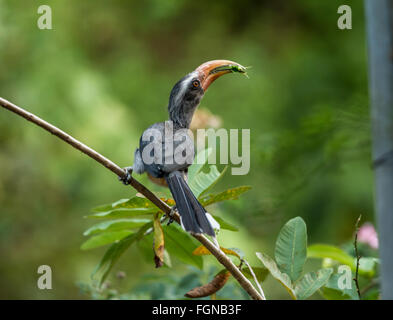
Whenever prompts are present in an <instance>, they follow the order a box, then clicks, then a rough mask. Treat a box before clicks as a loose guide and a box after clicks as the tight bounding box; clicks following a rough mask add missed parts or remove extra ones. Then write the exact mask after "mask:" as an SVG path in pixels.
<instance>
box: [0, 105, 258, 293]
mask: <svg viewBox="0 0 393 320" xmlns="http://www.w3.org/2000/svg"><path fill="white" fill-rule="evenodd" d="M0 105H1V106H2V107H4V108H6V109H8V110H9V111H12V112H14V113H16V114H17V115H19V116H21V117H23V118H25V119H26V120H28V121H30V122H32V123H34V124H36V125H38V126H40V127H41V128H43V129H45V130H46V131H49V132H50V133H51V134H53V135H55V136H57V137H58V138H60V139H61V140H63V141H65V142H66V143H68V144H70V145H71V146H73V147H74V148H75V149H78V150H79V151H81V152H83V153H84V154H86V155H87V156H89V157H90V158H92V159H94V160H96V161H97V162H99V163H101V164H102V165H103V166H104V167H106V168H107V169H109V170H111V171H112V172H113V173H115V174H116V175H117V176H119V177H120V178H125V177H126V172H125V170H123V169H122V168H120V167H119V166H118V165H116V164H115V163H114V162H112V161H111V160H109V159H108V158H105V157H104V156H102V155H101V154H99V153H98V152H97V151H95V150H93V149H91V148H89V147H88V146H86V145H85V144H83V143H82V142H80V141H78V140H77V139H75V138H73V137H71V136H70V135H69V134H67V133H65V132H64V131H62V130H60V129H59V128H57V127H55V126H54V125H52V124H50V123H48V122H46V121H45V120H43V119H41V118H39V117H37V116H36V115H34V114H32V113H30V112H28V111H26V110H24V109H22V108H20V107H18V106H16V105H14V104H13V103H11V102H9V101H7V100H5V99H3V98H0ZM128 183H129V184H130V185H131V186H132V187H133V188H134V189H135V190H137V191H138V192H139V193H141V194H142V195H144V196H145V197H146V198H147V199H149V200H150V201H151V202H152V203H154V204H155V205H156V206H157V207H158V208H159V209H160V210H162V211H163V212H164V213H166V214H167V215H169V213H170V212H171V207H170V206H168V205H167V204H166V203H165V202H163V201H162V200H161V199H159V198H158V197H157V196H156V195H155V194H154V193H153V192H151V191H150V190H149V189H147V188H146V187H145V186H144V185H143V184H141V183H140V182H139V181H137V180H135V179H134V178H133V177H132V176H130V177H129V179H128ZM173 219H174V220H175V221H176V222H177V223H179V224H180V216H179V214H178V213H174V215H173ZM193 236H194V237H195V238H196V239H197V240H198V241H199V242H200V243H202V244H203V245H204V246H205V247H206V248H207V249H208V250H209V251H210V252H211V253H212V255H213V256H214V257H215V258H216V259H217V260H218V262H220V263H221V264H222V265H223V266H224V267H225V268H226V269H227V270H228V271H229V272H230V273H231V274H232V276H233V277H234V278H235V279H236V280H237V281H238V282H239V284H240V285H241V286H242V287H243V289H244V290H246V292H247V293H248V294H249V295H250V297H251V298H252V299H254V300H263V297H262V296H261V295H260V294H259V292H258V291H257V290H256V289H255V288H254V286H253V285H252V284H251V282H250V281H249V280H248V279H247V278H246V277H245V276H244V275H243V274H242V273H241V271H240V270H239V269H238V268H237V267H236V265H235V264H234V263H233V262H232V260H231V259H229V258H228V257H227V256H226V255H225V254H224V253H223V252H222V251H221V250H219V249H217V247H216V246H215V245H214V244H213V243H212V242H211V241H210V240H209V239H208V238H206V237H205V236H204V235H203V234H193Z"/></svg>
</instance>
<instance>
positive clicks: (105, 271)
mask: <svg viewBox="0 0 393 320" xmlns="http://www.w3.org/2000/svg"><path fill="white" fill-rule="evenodd" d="M152 225H153V223H152V222H149V223H146V224H145V225H144V226H143V227H141V228H140V229H139V231H138V232H137V233H134V234H130V235H129V236H127V237H125V238H123V239H121V240H120V241H119V242H116V243H114V244H112V245H111V246H110V247H109V249H108V250H107V251H106V252H105V254H104V256H103V258H102V259H101V261H100V262H99V263H98V265H97V266H96V268H95V270H94V271H93V273H92V275H91V277H94V276H95V275H96V274H97V273H100V274H101V277H100V286H101V285H102V283H103V282H104V281H105V279H106V278H107V277H108V275H109V272H110V271H111V270H112V268H113V266H114V265H115V263H116V262H117V261H118V260H119V258H120V257H121V256H122V254H123V253H124V252H125V251H126V250H127V249H128V247H129V246H130V245H131V244H133V243H134V242H135V241H137V240H139V239H141V238H142V237H143V235H144V233H145V232H146V230H147V229H149V228H151V227H152Z"/></svg>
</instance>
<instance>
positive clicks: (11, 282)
mask: <svg viewBox="0 0 393 320" xmlns="http://www.w3.org/2000/svg"><path fill="white" fill-rule="evenodd" d="M342 2H343V1H338V0H329V1H318V2H316V1H309V0H297V1H290V2H289V1H285V0H276V1H267V0H264V1H256V0H246V1H235V0H229V1H225V2H224V1H221V2H219V1H207V0H201V1H175V0H170V1H158V0H147V1H120V0H115V1H111V2H109V1H103V0H96V1H91V0H90V1H75V0H72V1H56V2H53V3H52V2H51V3H48V4H49V5H50V6H51V8H52V14H53V18H52V20H53V30H39V29H38V28H37V18H38V14H37V9H38V6H39V4H38V3H36V2H31V1H30V2H26V1H21V0H0V61H1V69H0V96H2V97H4V98H6V99H8V100H10V101H12V102H14V103H16V104H18V105H20V106H22V107H24V108H26V109H28V110H29V111H31V112H33V113H35V114H37V115H39V116H41V117H43V118H44V119H46V120H47V121H49V122H51V123H53V124H55V125H57V126H59V127H60V128H61V129H63V130H65V131H67V132H69V133H70V134H72V135H73V136H75V137H76V138H78V139H80V140H81V141H83V142H85V143H86V144H88V145H89V146H91V147H92V148H94V149H96V150H97V151H98V152H101V153H102V154H104V155H105V156H107V157H109V158H110V159H112V160H113V161H115V162H116V163H118V164H119V165H122V166H126V165H130V164H131V162H132V156H133V150H134V149H135V147H136V146H137V143H138V138H139V135H140V133H141V132H142V130H143V129H145V128H146V127H147V126H148V125H150V124H151V123H153V122H157V121H162V120H164V119H166V118H167V110H166V106H167V101H168V96H169V92H170V90H171V88H172V86H173V85H174V83H175V82H176V81H177V80H178V79H180V78H181V77H182V76H183V75H184V74H185V73H187V72H189V71H191V70H193V69H194V68H195V67H196V66H198V65H199V64H201V63H203V62H205V61H207V60H211V59H217V58H223V59H230V60H234V61H237V62H239V63H241V64H243V65H246V66H252V68H251V69H249V70H248V74H249V77H250V79H249V80H247V79H245V78H243V77H237V76H234V75H233V76H227V77H225V78H223V79H220V80H219V81H217V82H216V83H214V85H213V86H212V87H211V89H210V90H209V91H208V93H207V94H206V96H205V98H204V100H203V101H202V107H204V108H207V109H209V110H210V111H211V112H212V113H214V114H216V115H219V116H220V117H221V119H222V126H223V127H225V128H250V129H251V171H250V173H249V174H248V175H246V176H231V175H229V174H227V175H226V176H225V177H224V178H223V179H222V180H221V181H220V182H219V184H218V186H217V189H219V187H222V188H221V189H222V190H225V189H227V188H229V187H233V186H238V185H250V186H252V187H253V189H252V190H251V191H249V192H248V193H247V194H245V195H244V196H243V197H242V198H241V199H239V200H236V201H230V202H227V203H223V204H219V205H217V206H216V207H214V213H220V215H221V216H223V217H225V218H226V220H229V222H231V223H233V224H235V225H237V226H238V227H239V228H240V232H237V233H236V234H235V233H230V232H229V231H225V230H224V231H222V232H221V234H220V240H222V241H224V242H225V245H226V246H227V247H240V248H242V249H243V250H244V251H245V253H246V255H247V256H248V257H255V255H254V253H255V251H262V252H267V253H269V254H271V253H272V249H271V248H273V247H274V240H275V238H276V236H277V234H278V232H279V230H280V227H281V226H282V225H283V224H284V222H285V221H287V220H288V219H289V218H291V217H295V216H301V217H302V218H303V219H304V220H305V221H306V223H307V228H308V236H309V238H308V241H309V243H310V244H312V243H315V242H324V243H329V244H332V245H337V244H339V243H341V242H343V241H344V240H347V239H348V238H350V237H351V236H352V233H353V229H354V223H355V221H356V218H357V217H358V216H359V214H360V213H361V214H362V215H363V218H364V220H372V219H373V208H372V205H373V199H372V188H373V187H372V170H371V168H370V138H369V116H368V94H367V67H366V44H365V35H364V18H363V7H362V2H361V1H356V2H353V3H351V7H352V10H353V29H352V30H347V31H341V30H339V29H338V28H337V24H336V23H337V18H338V14H337V8H338V6H339V5H341V4H343V3H342ZM0 113H1V115H0V168H1V174H0V205H1V206H0V261H1V263H0V298H48V299H54V298H64V299H67V298H83V297H84V295H83V294H82V292H81V290H80V289H79V287H78V286H77V285H76V283H84V284H86V283H87V286H90V284H89V283H90V273H91V271H92V270H93V269H94V266H95V264H96V263H97V261H99V259H100V257H101V256H102V255H103V253H104V250H105V249H97V250H94V251H88V252H85V251H81V250H80V249H79V248H80V245H81V243H82V242H83V240H84V239H83V236H82V232H83V230H85V229H86V228H87V227H88V226H89V224H88V222H87V221H85V220H83V219H82V217H83V216H84V215H86V214H87V213H88V211H89V209H90V208H92V207H95V206H97V205H99V204H102V203H108V202H112V201H114V200H116V199H120V198H130V197H131V196H132V195H134V192H133V191H132V190H131V189H130V188H126V187H124V186H122V185H121V184H120V183H119V182H118V181H117V178H116V177H114V176H113V174H112V173H111V172H109V171H108V170H104V169H103V168H102V167H101V166H100V165H99V164H97V163H95V162H94V161H92V160H91V159H88V158H87V157H86V156H84V155H82V154H80V153H79V152H77V151H75V150H74V149H72V148H70V147H69V146H66V145H65V144H64V143H62V142H60V141H59V140H58V139H56V138H54V137H52V136H50V135H48V134H47V133H45V132H44V131H43V130H41V129H39V128H37V127H36V126H34V125H32V124H30V123H27V122H26V121H25V120H23V119H21V118H18V117H16V116H15V115H13V114H11V113H9V112H7V111H5V110H0ZM220 169H221V168H220ZM141 180H142V181H143V182H144V183H146V184H147V185H148V186H149V187H152V189H154V190H155V191H160V192H166V191H164V190H163V189H160V188H159V187H155V186H152V185H151V183H150V182H149V181H148V180H147V179H146V177H143V178H141ZM267 248H270V252H269V249H267ZM208 261H210V260H208ZM255 261H257V259H256V257H255V258H254V262H255ZM210 262H211V265H212V267H213V266H216V265H215V262H214V259H213V258H211V261H210ZM42 264H48V265H50V266H52V270H53V289H52V290H48V291H45V290H43V291H42V290H38V289H37V286H36V281H37V278H38V275H37V268H38V266H39V265H42ZM172 265H173V267H172V269H169V268H161V269H159V270H155V269H154V264H153V263H152V261H147V262H146V260H145V259H143V257H142V256H141V255H140V253H139V251H138V250H137V249H136V248H131V249H130V250H129V251H127V253H126V254H125V255H124V256H123V258H122V259H121V260H120V261H119V264H118V265H117V266H116V268H117V270H124V271H125V274H126V278H125V279H124V280H122V281H121V283H119V284H118V285H117V286H116V290H117V291H118V292H119V294H122V293H127V292H131V293H130V294H131V296H130V297H134V298H137V297H140V296H143V297H146V298H162V297H166V298H168V297H177V296H176V294H177V293H176V292H175V287H173V289H171V290H174V291H173V292H172V293H168V294H166V295H164V293H163V294H162V295H154V292H164V291H163V289H161V288H158V287H160V286H162V285H163V284H162V283H164V281H165V280H167V282H168V283H170V282H171V281H172V280H171V279H174V278H175V280H173V281H176V283H177V285H176V288H177V287H182V286H183V284H182V282H181V281H180V282H178V281H179V279H183V280H184V279H186V280H184V281H185V282H187V281H188V280H187V279H193V281H194V280H195V279H196V277H192V276H189V278H187V275H188V274H189V273H190V270H189V269H187V268H186V266H184V265H182V264H180V263H177V261H173V262H172ZM205 268H206V270H208V268H209V266H208V265H207V266H206V267H205ZM314 269H315V268H314ZM217 270H218V269H217ZM217 270H215V271H214V272H212V274H214V273H215V272H216V271H217ZM148 274H150V275H153V277H154V279H155V280H154V281H152V282H151V283H152V284H151V285H152V286H156V287H157V288H156V291H154V290H153V289H152V290H150V291H149V290H145V289H140V288H141V286H142V287H143V286H145V287H146V286H149V283H150V282H147V281H144V278H142V276H147V275H148ZM206 274H207V272H205V273H203V277H206ZM183 280H182V281H183ZM204 281H206V278H204ZM269 281H270V280H269V279H268V280H267V281H266V284H265V287H266V288H265V290H266V291H267V292H270V293H271V296H270V298H285V299H286V298H288V295H287V293H286V292H285V290H276V289H275V288H276V284H275V283H274V282H273V281H271V282H269ZM202 283H204V282H202ZM233 285H234V288H237V290H239V293H237V294H233V295H231V297H235V296H236V297H239V298H240V297H243V298H244V296H242V293H241V292H240V289H239V288H238V286H237V285H236V284H234V283H233ZM83 286H85V287H86V285H82V287H83ZM85 287H84V288H85ZM186 287H187V289H189V288H191V287H193V284H192V283H191V280H190V282H189V285H188V284H187V285H186ZM226 287H227V286H226ZM226 287H225V288H226ZM225 288H224V289H225ZM133 289H134V290H133ZM166 290H170V289H169V288H167V289H165V292H166ZM82 291H83V290H82ZM180 291H182V292H183V291H184V290H180Z"/></svg>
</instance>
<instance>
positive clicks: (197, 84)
mask: <svg viewBox="0 0 393 320" xmlns="http://www.w3.org/2000/svg"><path fill="white" fill-rule="evenodd" d="M192 85H193V86H194V88H198V87H199V81H198V80H194V81H193V82H192Z"/></svg>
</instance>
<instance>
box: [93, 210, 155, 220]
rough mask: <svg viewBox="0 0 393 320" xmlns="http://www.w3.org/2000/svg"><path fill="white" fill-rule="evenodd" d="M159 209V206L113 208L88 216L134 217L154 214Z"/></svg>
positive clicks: (105, 217) (94, 217)
mask: <svg viewBox="0 0 393 320" xmlns="http://www.w3.org/2000/svg"><path fill="white" fill-rule="evenodd" d="M157 211H158V209H157V208H132V209H113V210H109V211H103V212H97V213H93V214H90V215H88V216H86V217H87V218H92V219H120V218H132V217H138V216H144V215H150V214H154V213H156V212H157Z"/></svg>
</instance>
